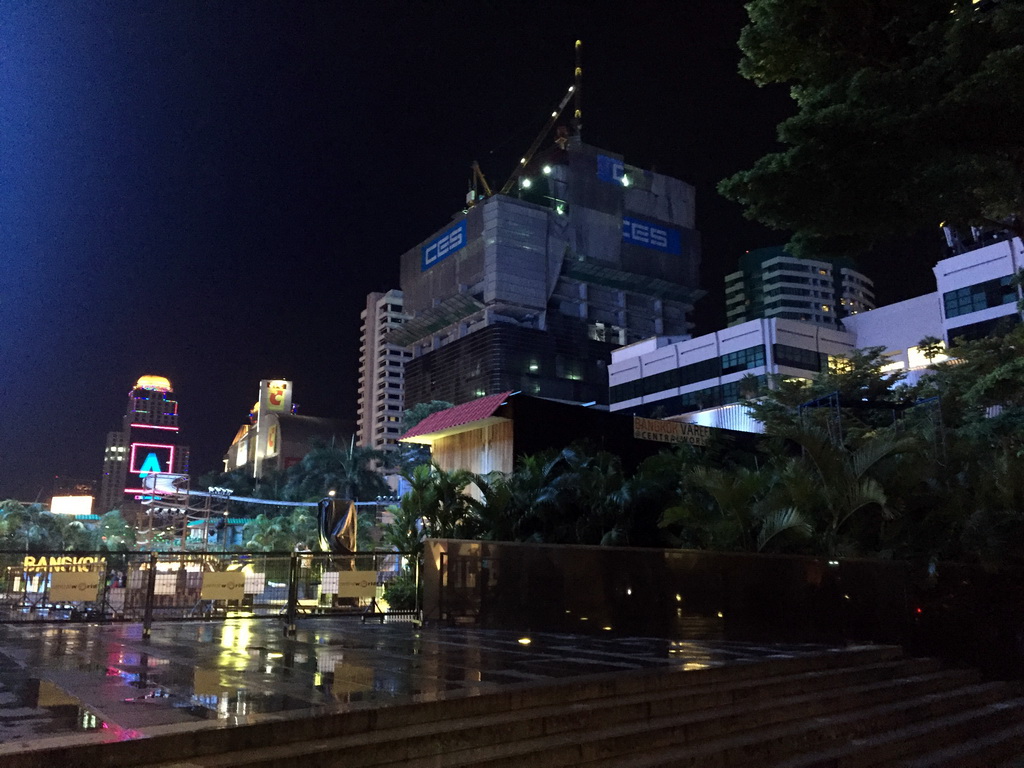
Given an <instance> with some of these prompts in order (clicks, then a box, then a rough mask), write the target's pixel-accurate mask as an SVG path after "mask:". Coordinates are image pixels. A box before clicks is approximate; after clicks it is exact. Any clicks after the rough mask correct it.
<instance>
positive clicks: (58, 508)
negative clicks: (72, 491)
mask: <svg viewBox="0 0 1024 768" xmlns="http://www.w3.org/2000/svg"><path fill="white" fill-rule="evenodd" d="M50 512H51V513H52V514H54V515H91V514H92V496H54V497H53V498H52V499H50Z"/></svg>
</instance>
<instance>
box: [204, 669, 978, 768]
mask: <svg viewBox="0 0 1024 768" xmlns="http://www.w3.org/2000/svg"><path fill="white" fill-rule="evenodd" d="M968 674H969V673H966V672H963V671H938V672H929V673H925V674H921V675H911V676H907V677H900V678H896V679H890V680H876V681H872V682H869V683H863V684H859V685H849V686H845V687H840V688H833V689H830V690H827V691H820V690H817V691H809V692H804V693H799V694H792V695H788V696H784V697H779V698H773V699H755V700H753V701H748V702H740V703H730V704H725V705H720V706H716V707H710V708H706V709H695V710H690V711H687V712H682V713H678V714H671V715H663V716H658V717H651V718H643V719H641V718H637V719H634V720H629V721H625V722H623V723H622V724H621V725H618V726H611V727H604V728H603V729H602V731H601V733H602V734H603V735H604V736H606V737H615V738H621V737H623V736H626V735H631V734H636V733H642V732H645V731H649V730H657V729H662V728H665V727H685V726H693V725H697V724H700V723H707V722H716V721H718V720H721V719H723V718H730V717H737V716H742V715H750V714H752V713H757V712H762V711H766V710H780V711H782V710H784V709H785V708H787V707H797V706H800V705H807V704H812V703H821V701H822V698H821V697H822V695H823V694H825V695H826V696H827V698H828V699H829V700H833V701H835V702H842V701H845V700H846V699H847V697H850V696H855V695H858V694H864V693H871V692H875V691H890V690H892V689H893V688H894V686H895V687H902V688H906V687H912V686H914V685H915V684H923V683H928V682H948V683H949V684H950V685H951V686H953V688H952V689H953V690H962V689H963V687H964V686H963V685H960V686H959V687H956V685H957V683H958V682H959V678H962V677H966V676H968ZM701 690H703V691H707V690H709V688H708V687H707V686H702V687H701ZM593 703H595V704H602V705H603V706H602V707H601V708H603V709H612V710H614V709H615V708H617V707H618V705H619V702H618V701H617V700H601V701H599V702H593ZM635 703H640V702H635ZM569 710H571V711H572V712H571V713H572V714H577V713H586V712H587V711H592V710H591V708H590V707H588V706H587V705H570V707H569V708H567V707H566V706H565V705H552V706H548V707H542V708H537V709H533V710H525V711H520V712H512V713H502V714H497V715H480V716H472V717H466V718H459V719H458V720H457V721H456V722H454V723H452V722H449V723H446V732H447V734H448V735H449V736H451V735H452V734H454V733H456V732H461V731H469V730H472V729H478V728H487V727H492V726H498V727H501V726H505V725H508V724H509V723H510V722H524V721H529V720H531V719H545V718H550V717H559V716H564V715H566V714H568V713H569ZM453 726H454V727H453ZM437 733H438V730H437V723H434V722H431V723H421V724H416V725H410V726H406V727H404V728H401V729H389V730H387V731H372V732H368V733H364V734H356V735H341V736H336V737H333V738H326V739H320V740H317V742H316V743H312V744H310V743H306V742H299V743H291V744H282V745H276V746H272V747H265V748H257V749H251V750H243V751H237V752H233V753H225V754H224V755H222V756H217V755H214V756H210V757H209V758H206V759H205V761H203V762H202V763H201V764H202V765H206V766H216V765H222V764H223V765H229V764H232V762H233V761H234V760H237V758H238V757H240V756H242V754H243V753H244V754H248V755H252V756H253V757H256V758H259V757H262V758H265V759H269V758H272V757H276V756H284V755H294V756H296V757H298V756H299V755H309V754H317V753H323V752H329V751H331V750H337V749H341V748H349V749H358V748H359V747H361V746H366V745H371V744H377V743H381V742H382V741H387V743H388V744H389V745H390V746H391V747H392V748H394V747H396V745H398V744H399V743H400V742H402V741H405V740H415V741H418V740H419V739H421V738H422V737H424V736H430V735H436V734H437ZM539 740H544V741H546V743H547V744H549V745H556V744H557V745H559V746H567V745H569V744H571V743H574V742H575V741H578V740H579V734H578V732H576V731H568V732H564V731H558V732H554V733H543V734H539V735H537V736H535V737H533V738H525V739H522V738H520V739H517V740H516V741H515V742H514V743H516V744H517V745H518V747H519V748H520V749H525V750H528V749H531V748H532V745H536V744H537V743H538V741H539ZM495 743H500V742H492V746H493V744H495ZM508 743H512V742H508ZM474 749H476V750H479V749H486V747H473V746H469V747H466V748H464V749H463V750H461V751H467V752H468V751H469V750H474ZM368 765H372V763H368Z"/></svg>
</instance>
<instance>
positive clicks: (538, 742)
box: [4, 646, 1024, 768]
mask: <svg viewBox="0 0 1024 768" xmlns="http://www.w3.org/2000/svg"><path fill="white" fill-rule="evenodd" d="M1019 695H1020V694H1019V691H1018V690H1017V687H1016V686H1013V685H1009V684H1006V683H982V682H979V681H978V676H977V674H976V673H973V672H971V671H966V670H942V669H940V667H939V665H938V664H937V663H936V662H935V661H933V660H922V659H907V658H904V657H903V656H902V653H901V651H900V649H898V648H894V647H887V646H869V647H859V648H849V649H842V650H835V651H827V652H822V653H820V654H813V655H806V656H794V657H780V658H768V659H764V660H762V661H759V662H754V663H749V662H748V663H737V664H729V665H724V666H719V667H710V668H707V669H701V670H693V671H683V670H680V669H678V668H675V669H668V668H666V669H654V670H644V671H640V672H629V673H613V674H606V675H598V676H593V677H588V678H578V679H573V680H560V681H555V682H552V683H548V684H543V685H535V684H534V685H523V686H510V687H508V688H505V689H502V690H499V691H496V692H494V693H487V694H482V695H478V696H467V697H460V698H451V699H446V700H441V701H433V702H424V703H418V704H403V705H400V706H394V707H384V708H380V709H366V710H357V711H352V712H345V713H335V714H328V715H323V716H320V717H308V718H302V719H279V720H272V721H267V722H263V723H259V724H256V725H248V726H239V727H233V728H222V729H208V730H196V731H189V732H185V733H181V734H176V735H174V736H171V735H164V736H154V737H151V738H146V739H141V740H138V741H131V742H120V743H113V744H90V745H84V746H80V747H76V748H53V749H49V750H37V751H36V752H34V753H24V754H17V753H14V754H7V755H4V766H5V768H24V767H25V766H29V765H32V766H46V767H47V768H50V767H51V766H57V765H60V766H62V768H63V766H79V765H80V766H89V767H90V768H104V767H105V766H110V767H111V768H112V767H113V766H124V765H133V766H140V767H141V766H150V768H197V767H198V766H205V767H206V768H227V767H229V766H250V767H252V768H278V767H280V768H285V766H287V767H288V768H293V767H294V766H295V765H301V766H303V768H331V767H333V766H338V767H339V768H342V767H343V768H373V767H377V768H380V767H381V766H398V765H401V766H403V767H405V768H439V767H440V766H444V768H470V767H472V768H511V767H512V766H516V767H517V768H521V767H522V766H526V767H528V768H562V767H563V766H587V768H627V767H628V768H660V766H666V767H667V766H700V767H701V768H708V767H709V766H710V767H712V768H713V767H716V766H718V767H722V768H724V767H725V766H736V767H737V768H738V767H740V766H750V767H751V768H753V767H754V766H756V767H757V768H762V767H763V766H770V765H778V766H780V768H781V767H782V766H785V767H786V768H824V767H825V766H828V767H829V768H839V767H840V766H843V767H844V768H846V767H856V768H859V767H860V766H865V767H867V766H880V765H885V766H891V765H905V766H906V767H907V768H910V766H915V767H916V768H925V767H926V766H929V767H931V766H934V767H935V768H940V767H944V766H957V768H960V767H961V766H962V767H963V768H969V766H973V765H979V766H981V765H984V766H998V765H1000V764H1002V763H1006V764H1007V766H1008V767H1009V766H1011V765H1014V763H1012V762H1007V761H1012V759H1013V758H1016V757H1018V756H1021V755H1024V748H1022V745H1024V700H1022V699H1020V698H1019ZM972 761H973V762H972Z"/></svg>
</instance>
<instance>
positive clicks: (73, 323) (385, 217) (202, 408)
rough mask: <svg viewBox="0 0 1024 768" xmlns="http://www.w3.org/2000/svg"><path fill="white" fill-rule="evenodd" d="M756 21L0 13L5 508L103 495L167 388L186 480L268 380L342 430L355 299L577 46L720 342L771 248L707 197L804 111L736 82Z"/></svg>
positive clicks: (712, 11) (509, 160) (508, 8)
mask: <svg viewBox="0 0 1024 768" xmlns="http://www.w3.org/2000/svg"><path fill="white" fill-rule="evenodd" d="M618 6H622V7H621V8H618V9H617V10H611V9H612V8H613V7H618ZM744 21H745V15H744V12H743V10H742V7H741V4H740V3H738V2H736V3H733V2H729V1H728V0H679V2H672V3H670V2H664V3H661V2H635V3H630V4H628V7H627V4H615V6H613V5H612V4H610V3H608V4H605V3H592V2H579V3H557V2H555V3H551V2H548V3H507V2H506V3H494V2H474V3H459V2H445V3H411V2H410V3H394V2H373V3H352V2H345V3H340V2H335V3H330V2H319V1H318V2H297V1H292V0H289V2H284V1H282V2H249V3H238V2H214V1H209V0H203V2H151V1H149V0H133V2H131V3H123V2H103V1H102V0H98V1H96V2H76V1H75V0H66V1H65V2H50V1H47V0H5V2H4V3H3V4H0V104H2V109H0V266H2V269H0V301H2V303H0V311H2V317H3V325H2V330H0V363H2V365H3V375H2V377H0V498H6V497H8V496H13V497H18V498H23V499H29V500H31V499H34V498H36V496H37V494H40V492H41V496H42V497H43V498H46V497H48V496H49V492H50V484H51V482H52V478H53V476H54V475H57V474H60V475H68V476H72V477H83V478H98V476H99V473H100V462H101V454H102V449H103V444H104V440H105V437H106V433H107V432H108V431H109V430H112V429H115V428H117V427H118V426H119V419H120V416H121V414H122V412H123V408H124V404H125V398H126V394H127V392H128V390H129V388H130V387H131V385H132V384H133V383H134V381H135V380H136V379H137V377H138V376H140V375H142V374H144V373H154V374H159V375H164V376H167V377H168V378H170V379H171V381H172V382H173V384H174V387H175V392H176V395H177V397H178V399H179V401H180V403H181V414H182V417H181V419H182V421H181V423H182V437H183V439H184V440H185V441H187V442H188V443H190V444H191V446H192V452H193V460H192V470H193V472H196V473H199V472H203V471H206V470H208V469H213V468H216V467H218V466H219V460H220V457H221V456H222V455H223V453H224V451H225V450H226V448H227V446H228V445H229V443H230V440H231V438H232V436H233V434H234V432H235V430H236V429H237V427H238V425H239V424H240V423H241V422H242V421H243V419H244V418H245V415H246V413H247V411H248V408H249V407H250V406H251V405H252V403H253V402H254V400H255V397H256V387H257V384H258V381H259V380H260V379H261V378H269V377H284V378H291V379H294V381H295V388H296V390H295V391H296V401H297V402H298V403H300V404H301V406H302V411H301V412H303V413H307V414H310V415H323V416H337V417H342V418H349V419H354V418H355V397H356V368H357V355H358V325H359V320H358V318H359V311H360V309H361V308H362V306H363V303H364V300H365V295H366V293H367V292H368V291H371V290H382V289H387V288H390V287H397V275H398V256H399V254H400V253H402V252H403V251H405V250H406V249H408V248H409V247H411V246H413V245H415V243H416V242H418V241H419V240H421V239H423V238H424V237H426V236H427V235H428V234H430V233H431V232H433V231H434V230H435V229H437V228H439V227H441V226H443V225H444V224H445V223H446V222H447V221H448V219H449V217H450V216H451V214H452V213H453V212H455V211H456V210H457V209H460V208H461V207H462V201H463V198H464V195H465V190H466V183H467V179H468V175H469V172H468V168H469V164H470V162H471V161H473V160H474V159H475V160H479V161H480V163H481V165H482V166H483V168H484V170H485V172H486V173H487V174H488V176H489V177H490V179H491V181H492V183H497V184H499V185H500V183H501V182H502V181H503V180H504V179H505V178H506V177H507V175H508V173H509V172H510V171H511V170H512V168H513V167H514V164H515V162H516V160H517V159H518V157H519V155H520V154H521V153H522V152H523V150H524V149H525V148H526V147H527V146H528V145H529V144H530V142H531V141H532V139H533V138H534V136H535V135H536V133H537V132H538V131H539V129H540V127H541V126H542V125H543V124H544V122H545V120H546V118H547V116H548V114H549V113H550V110H551V109H552V107H553V106H554V105H555V104H556V103H557V102H558V100H559V99H560V98H561V96H562V94H563V93H564V90H565V88H566V87H567V86H568V85H569V83H570V82H571V76H572V69H573V42H574V40H575V39H576V38H581V39H582V40H583V43H584V72H585V74H584V91H583V107H584V121H583V123H584V131H583V135H584V140H585V141H587V142H588V143H591V144H595V145H598V146H602V147H605V148H607V149H610V150H613V151H617V152H621V153H623V154H625V155H626V158H627V161H628V162H630V163H633V164H637V165H641V166H646V167H652V166H655V167H657V169H658V170H659V171H662V172H665V173H669V174H671V175H674V176H677V177H679V178H681V179H684V180H685V181H688V182H690V183H692V184H694V185H696V187H697V193H698V197H697V206H698V228H699V229H700V231H701V234H702V238H703V243H704V256H703V258H704V267H703V270H702V274H703V281H704V286H705V287H706V288H708V289H709V290H710V291H711V293H712V296H711V297H709V299H706V300H705V304H704V305H703V306H701V307H699V308H698V313H699V316H698V320H699V322H700V324H701V328H700V330H712V329H713V328H715V327H717V326H719V325H720V324H721V319H722V308H721V307H722V304H721V288H722V276H723V275H724V274H725V273H726V272H728V271H731V270H732V269H733V268H734V267H735V263H736V258H737V256H738V253H739V252H740V251H741V250H742V249H745V248H752V247H759V246H762V245H771V244H776V243H778V242H783V241H784V240H785V239H786V238H785V235H783V234H778V235H777V234H773V233H770V232H767V231H766V230H763V229H761V228H760V227H757V226H755V225H753V224H750V223H749V222H746V221H745V220H743V219H742V218H741V216H740V212H739V209H738V207H737V206H735V205H733V204H731V203H728V202H726V201H724V200H722V199H721V198H719V197H717V195H716V194H715V193H714V192H713V189H714V184H715V183H716V182H717V181H718V180H719V179H721V178H722V177H724V176H727V175H729V174H731V173H733V172H734V171H736V170H740V169H743V168H746V167H749V165H750V164H751V163H752V162H753V161H754V160H755V159H756V158H757V157H759V156H760V155H761V154H763V153H765V152H766V151H769V150H771V149H772V148H773V146H774V145H773V138H774V126H775V124H776V123H777V122H778V121H779V120H780V119H781V118H783V117H784V116H786V115H787V114H789V112H790V109H791V107H790V104H789V101H788V98H787V97H786V93H785V91H784V89H781V88H773V89H758V88H757V87H755V86H754V85H752V84H750V83H748V82H746V81H744V80H742V79H741V78H740V77H739V75H738V74H736V65H737V62H738V58H739V52H738V49H737V48H736V39H737V37H738V35H739V30H740V28H741V26H742V24H743V23H744ZM929 266H930V260H929V259H926V258H922V259H921V265H920V269H919V270H918V271H917V272H915V273H914V274H915V275H916V276H917V277H918V278H919V284H923V285H924V288H923V290H928V289H929V284H928V272H927V268H928V267H929ZM868 271H869V270H868ZM876 279H877V276H876ZM901 291H902V292H900V291H897V292H896V293H895V294H894V295H892V296H891V297H890V298H902V297H904V296H905V295H913V293H915V292H916V291H914V290H911V289H910V288H909V287H904V288H902V289H901ZM883 294H884V292H883ZM883 298H885V296H884V295H883Z"/></svg>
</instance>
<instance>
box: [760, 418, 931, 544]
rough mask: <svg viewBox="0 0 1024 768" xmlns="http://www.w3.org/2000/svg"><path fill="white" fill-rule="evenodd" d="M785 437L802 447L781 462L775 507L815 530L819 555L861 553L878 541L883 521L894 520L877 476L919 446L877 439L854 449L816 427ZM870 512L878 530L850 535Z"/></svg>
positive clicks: (906, 441)
mask: <svg viewBox="0 0 1024 768" xmlns="http://www.w3.org/2000/svg"><path fill="white" fill-rule="evenodd" d="M780 436H781V437H783V438H785V439H787V440H790V441H792V442H793V443H795V444H796V445H798V446H799V447H800V449H801V453H800V455H799V456H792V457H789V458H787V459H784V460H782V461H781V462H780V465H779V468H778V480H777V487H778V492H777V495H776V498H777V499H778V501H776V502H775V505H774V506H775V508H776V509H778V508H783V506H784V505H785V506H787V507H792V508H793V509H794V510H796V512H797V513H799V515H800V516H801V517H802V518H803V520H806V521H807V522H808V523H809V524H810V525H811V528H812V529H813V532H814V535H815V536H816V540H817V542H818V544H819V547H820V550H819V551H821V552H823V553H824V554H827V555H829V556H831V557H835V556H837V555H850V554H856V553H858V552H861V551H862V550H863V549H864V547H863V541H864V540H865V537H866V536H871V534H872V533H874V534H875V535H874V538H875V540H877V538H878V535H877V530H878V528H879V527H880V524H881V522H882V521H883V520H886V519H891V518H892V517H893V513H892V509H891V507H890V505H889V499H888V497H887V496H886V493H885V488H884V487H883V485H882V483H881V482H880V481H879V477H878V473H879V472H880V470H881V468H882V465H883V464H884V463H885V462H886V461H888V460H891V459H892V458H893V457H895V456H897V455H899V454H902V453H907V452H909V451H912V450H913V449H914V447H915V443H914V442H913V441H912V440H910V439H897V438H895V437H894V436H890V435H884V436H873V437H871V438H868V439H866V440H864V441H862V443H861V445H860V446H859V447H858V448H856V449H855V450H851V449H849V448H846V447H845V446H843V445H841V444H837V443H836V441H835V440H834V439H832V437H831V436H830V435H829V434H828V433H827V432H825V431H824V430H822V429H819V428H817V427H796V428H790V429H788V430H785V431H783V432H782V433H781V434H780ZM866 513H875V514H876V515H877V517H875V518H874V521H875V522H877V523H878V525H874V524H871V525H869V526H868V532H867V533H866V534H865V533H862V534H861V535H859V536H858V535H851V534H850V528H851V527H852V526H853V525H854V524H855V523H856V522H857V519H858V516H860V515H863V514H866Z"/></svg>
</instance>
